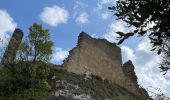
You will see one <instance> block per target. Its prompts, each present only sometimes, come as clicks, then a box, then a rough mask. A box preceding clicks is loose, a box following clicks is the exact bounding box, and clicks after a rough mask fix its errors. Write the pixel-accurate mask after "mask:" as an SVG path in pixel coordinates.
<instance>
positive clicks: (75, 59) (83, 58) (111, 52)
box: [63, 32, 149, 100]
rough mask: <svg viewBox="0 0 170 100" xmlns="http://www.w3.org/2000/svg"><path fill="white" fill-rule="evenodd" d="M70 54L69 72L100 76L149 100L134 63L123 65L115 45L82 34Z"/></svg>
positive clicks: (65, 67)
mask: <svg viewBox="0 0 170 100" xmlns="http://www.w3.org/2000/svg"><path fill="white" fill-rule="evenodd" d="M69 53H70V55H69V57H68V58H67V59H66V60H65V61H64V63H63V67H64V69H66V70H67V71H69V72H73V73H76V74H93V75H97V76H100V77H101V78H102V79H107V80H109V81H110V82H112V83H116V84H118V85H119V86H122V87H124V88H126V89H127V90H128V91H130V92H132V93H133V94H135V95H136V96H138V97H139V98H141V100H149V96H148V94H147V92H146V91H145V92H144V91H143V89H141V88H139V85H138V83H137V76H136V74H135V72H134V66H133V64H132V62H131V61H128V62H127V63H125V64H124V65H122V57H121V49H120V48H119V47H118V46H117V45H116V44H115V43H110V42H108V41H107V40H105V39H95V38H92V37H90V36H89V35H88V34H86V33H84V32H82V33H80V35H79V37H78V43H77V46H76V47H75V48H73V49H72V50H71V51H70V52H69ZM141 90H142V91H141Z"/></svg>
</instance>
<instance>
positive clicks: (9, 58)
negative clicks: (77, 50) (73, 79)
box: [1, 29, 23, 65]
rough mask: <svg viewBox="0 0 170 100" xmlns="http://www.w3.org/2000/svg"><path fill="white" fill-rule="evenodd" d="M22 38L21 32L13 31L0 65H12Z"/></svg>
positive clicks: (18, 30)
mask: <svg viewBox="0 0 170 100" xmlns="http://www.w3.org/2000/svg"><path fill="white" fill-rule="evenodd" d="M22 37H23V32H22V30H20V29H15V31H14V33H13V35H12V38H11V40H10V41H9V44H8V46H7V48H6V50H5V53H4V56H3V58H2V61H1V63H2V64H3V65H7V64H11V63H13V61H14V59H15V57H16V54H17V51H18V48H19V45H20V43H21V41H22Z"/></svg>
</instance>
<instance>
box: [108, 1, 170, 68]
mask: <svg viewBox="0 0 170 100" xmlns="http://www.w3.org/2000/svg"><path fill="white" fill-rule="evenodd" d="M109 9H110V10H111V11H112V12H113V13H114V15H115V16H116V17H117V19H118V20H123V21H124V22H126V23H127V24H128V25H129V27H134V30H133V31H130V32H127V33H123V32H117V34H118V35H119V37H118V39H119V40H120V41H119V42H118V44H121V43H122V42H123V41H124V40H126V39H128V38H129V37H131V36H134V35H135V34H137V35H139V36H148V37H149V39H150V40H151V41H150V43H151V44H152V46H153V47H152V50H151V51H154V50H157V52H158V54H161V53H162V51H163V53H164V55H165V56H170V54H169V50H170V49H169V47H170V19H169V17H170V2H169V0H119V1H117V2H116V5H114V6H112V7H109ZM151 24H153V25H152V26H150V25H151ZM148 26H150V27H148ZM165 65H166V66H165ZM160 68H161V69H162V71H167V70H168V69H170V60H169V61H168V63H164V62H163V64H162V65H161V67H160Z"/></svg>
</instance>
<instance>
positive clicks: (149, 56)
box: [102, 21, 170, 96]
mask: <svg viewBox="0 0 170 100" xmlns="http://www.w3.org/2000/svg"><path fill="white" fill-rule="evenodd" d="M133 29H134V28H133V27H132V28H129V27H128V26H127V25H126V23H124V22H122V21H115V22H113V23H111V24H110V25H109V27H108V30H107V32H106V34H104V35H103V36H102V37H104V38H105V39H107V40H108V41H110V42H117V41H116V40H115V39H116V37H117V36H118V35H117V34H116V32H117V31H121V32H125V33H126V32H129V31H132V30H133ZM134 39H135V41H134ZM129 42H133V43H138V44H137V45H133V47H132V48H129V47H127V46H125V45H122V46H121V50H122V58H123V62H126V61H127V60H132V62H133V64H134V66H135V72H136V74H137V76H138V82H139V84H140V85H142V86H143V87H144V88H147V89H149V90H150V91H152V92H155V93H159V91H157V90H156V89H155V88H160V89H161V90H162V92H163V93H165V94H167V95H168V96H170V94H169V93H170V81H169V80H167V78H168V79H170V77H169V76H170V75H169V76H167V77H164V76H163V75H162V74H163V73H160V69H159V68H158V67H159V63H160V62H161V56H159V55H157V53H156V52H152V51H150V50H151V48H152V45H151V44H150V40H149V38H147V37H143V38H142V39H141V38H133V39H132V40H131V41H129ZM149 93H150V92H149ZM150 95H152V94H151V93H150Z"/></svg>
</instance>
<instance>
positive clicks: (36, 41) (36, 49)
mask: <svg viewBox="0 0 170 100" xmlns="http://www.w3.org/2000/svg"><path fill="white" fill-rule="evenodd" d="M53 45H54V44H53V42H52V41H51V40H50V33H49V30H48V29H44V28H43V26H42V25H41V24H37V23H33V25H32V26H31V27H30V28H29V35H28V37H27V39H26V40H25V41H23V42H22V44H21V46H20V51H19V53H20V57H21V58H22V59H24V60H28V59H32V61H33V62H35V61H45V62H46V61H49V60H50V58H51V56H50V55H51V54H52V47H53Z"/></svg>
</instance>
